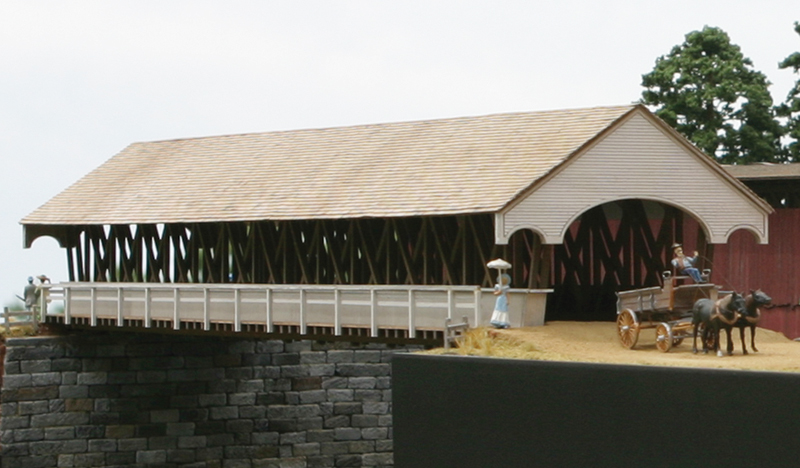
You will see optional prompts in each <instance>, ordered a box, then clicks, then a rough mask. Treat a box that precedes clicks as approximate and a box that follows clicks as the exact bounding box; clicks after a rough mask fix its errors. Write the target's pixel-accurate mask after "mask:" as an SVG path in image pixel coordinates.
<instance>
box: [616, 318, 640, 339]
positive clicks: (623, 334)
mask: <svg viewBox="0 0 800 468" xmlns="http://www.w3.org/2000/svg"><path fill="white" fill-rule="evenodd" d="M617 333H618V334H619V342H620V343H622V346H624V347H626V348H628V349H632V348H633V347H634V346H636V341H638V340H639V320H638V319H637V318H636V314H634V313H633V311H632V310H630V309H623V310H622V311H621V312H620V313H619V314H617Z"/></svg>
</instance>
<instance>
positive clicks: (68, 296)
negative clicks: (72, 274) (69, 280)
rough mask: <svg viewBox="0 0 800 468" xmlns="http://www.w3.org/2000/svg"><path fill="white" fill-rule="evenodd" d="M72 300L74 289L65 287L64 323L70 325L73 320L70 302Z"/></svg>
mask: <svg viewBox="0 0 800 468" xmlns="http://www.w3.org/2000/svg"><path fill="white" fill-rule="evenodd" d="M71 301H72V289H71V288H64V325H69V324H70V321H71V316H70V315H71V313H72V310H71V307H72V306H71V305H70V302H71Z"/></svg>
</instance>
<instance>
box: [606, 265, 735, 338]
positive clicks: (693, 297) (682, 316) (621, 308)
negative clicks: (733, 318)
mask: <svg viewBox="0 0 800 468" xmlns="http://www.w3.org/2000/svg"><path fill="white" fill-rule="evenodd" d="M708 273H709V272H708V270H706V271H704V277H705V278H708ZM662 284H663V286H655V287H650V288H642V289H634V290H630V291H620V292H618V293H617V333H618V335H619V340H620V343H622V346H624V347H626V348H628V349H632V348H633V347H634V346H636V343H637V342H638V340H639V332H640V331H641V330H644V329H655V335H656V336H655V339H656V347H657V348H658V349H659V350H660V351H662V352H665V353H666V352H667V351H669V350H670V349H672V347H673V346H677V345H679V344H681V343H682V342H683V340H684V339H685V338H688V337H690V336H691V331H692V307H693V306H694V303H695V302H696V301H697V300H698V299H703V298H707V299H712V300H715V301H716V300H717V298H718V292H719V288H718V287H717V286H715V285H714V284H711V283H692V282H691V279H690V278H689V277H688V276H673V275H672V273H671V272H669V271H665V272H664V273H663V275H662Z"/></svg>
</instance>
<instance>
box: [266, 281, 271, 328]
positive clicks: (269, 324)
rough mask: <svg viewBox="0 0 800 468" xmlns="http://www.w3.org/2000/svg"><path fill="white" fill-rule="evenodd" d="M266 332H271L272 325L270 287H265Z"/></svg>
mask: <svg viewBox="0 0 800 468" xmlns="http://www.w3.org/2000/svg"><path fill="white" fill-rule="evenodd" d="M266 320H267V323H266V325H267V333H272V332H273V325H272V288H269V287H268V288H267V317H266Z"/></svg>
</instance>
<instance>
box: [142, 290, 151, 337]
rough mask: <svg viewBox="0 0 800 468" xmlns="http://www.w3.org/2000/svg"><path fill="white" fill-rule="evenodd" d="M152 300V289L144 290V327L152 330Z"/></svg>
mask: <svg viewBox="0 0 800 468" xmlns="http://www.w3.org/2000/svg"><path fill="white" fill-rule="evenodd" d="M150 308H151V298H150V288H144V327H145V328H150V325H151V318H150V316H151V313H152V310H150Z"/></svg>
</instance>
